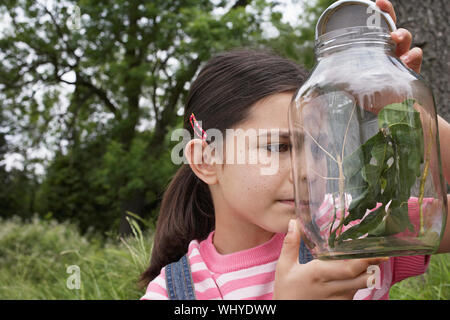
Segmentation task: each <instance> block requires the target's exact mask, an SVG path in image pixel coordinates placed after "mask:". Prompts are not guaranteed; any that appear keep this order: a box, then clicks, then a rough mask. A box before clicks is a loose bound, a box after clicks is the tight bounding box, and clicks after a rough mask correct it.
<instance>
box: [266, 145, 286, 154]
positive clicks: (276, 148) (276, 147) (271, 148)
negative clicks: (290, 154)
mask: <svg viewBox="0 0 450 320" xmlns="http://www.w3.org/2000/svg"><path fill="white" fill-rule="evenodd" d="M266 148H267V150H268V151H270V152H286V151H289V150H290V149H291V146H290V145H288V144H285V143H280V144H269V145H267V146H266Z"/></svg>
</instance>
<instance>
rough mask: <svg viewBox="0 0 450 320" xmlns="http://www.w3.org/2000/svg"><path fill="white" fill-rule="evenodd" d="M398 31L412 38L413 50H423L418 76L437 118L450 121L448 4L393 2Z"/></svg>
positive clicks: (430, 0)
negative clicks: (432, 101)
mask: <svg viewBox="0 0 450 320" xmlns="http://www.w3.org/2000/svg"><path fill="white" fill-rule="evenodd" d="M392 3H393V5H394V8H395V11H396V14H397V27H399V28H405V29H408V30H409V31H410V32H411V33H412V35H413V44H412V46H413V47H414V46H417V47H419V48H421V49H422V50H423V63H422V70H421V75H422V76H423V77H424V78H425V79H426V80H427V81H428V82H429V83H430V85H431V88H432V89H433V93H434V97H435V99H436V108H437V111H438V114H440V115H441V116H442V117H443V118H444V119H446V120H447V121H450V107H449V106H448V104H447V102H448V101H449V100H450V90H449V88H450V86H449V65H448V63H449V61H450V50H449V48H448V43H449V42H450V25H449V24H448V17H449V15H450V6H449V3H448V1H447V0H393V1H392Z"/></svg>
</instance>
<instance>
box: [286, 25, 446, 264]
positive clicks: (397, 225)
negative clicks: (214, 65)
mask: <svg viewBox="0 0 450 320" xmlns="http://www.w3.org/2000/svg"><path fill="white" fill-rule="evenodd" d="M315 54H316V60H317V63H316V65H315V67H314V69H313V71H312V73H311V75H310V76H309V78H308V79H307V81H306V82H305V83H304V85H303V86H302V87H301V88H300V89H299V90H298V92H296V94H295V95H294V98H293V100H292V103H291V105H290V109H289V126H290V131H291V139H292V140H291V141H292V144H293V145H292V152H291V160H292V166H293V174H294V193H295V208H296V213H297V216H298V218H299V219H300V221H301V226H302V229H303V230H302V231H303V233H304V236H305V237H306V238H304V240H305V242H306V244H307V246H308V248H309V249H310V251H311V252H312V254H313V255H314V256H315V257H318V258H322V259H348V258H363V257H375V256H399V255H418V254H431V253H433V252H435V250H436V249H437V248H438V246H439V243H440V240H441V237H442V235H443V228H444V227H445V222H446V212H447V200H446V199H447V198H446V195H445V189H444V180H443V177H442V169H441V163H440V150H439V135H438V128H437V115H436V107H435V105H434V99H433V94H432V92H431V90H430V88H429V86H428V85H427V84H426V83H425V81H424V79H423V78H422V77H421V76H420V75H418V74H416V73H415V72H414V71H412V70H410V69H409V68H407V67H406V66H405V65H404V64H403V63H402V62H401V61H400V60H399V59H398V58H397V57H396V56H395V43H394V42H393V41H392V40H391V37H390V33H389V30H387V29H384V28H381V27H367V26H356V27H349V28H341V29H338V30H334V31H331V32H327V33H325V34H323V35H321V36H320V37H318V39H317V40H316V46H315Z"/></svg>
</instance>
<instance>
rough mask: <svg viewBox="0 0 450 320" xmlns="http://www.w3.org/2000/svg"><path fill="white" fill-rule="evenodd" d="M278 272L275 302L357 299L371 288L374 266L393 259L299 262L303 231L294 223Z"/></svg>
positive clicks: (284, 244) (287, 238) (284, 246)
mask: <svg viewBox="0 0 450 320" xmlns="http://www.w3.org/2000/svg"><path fill="white" fill-rule="evenodd" d="M291 221H292V222H290V223H289V229H290V231H289V232H288V234H287V235H286V237H285V239H284V243H283V247H282V249H281V254H280V258H279V260H278V263H277V267H276V270H275V288H274V293H273V299H274V300H277V299H278V300H289V299H319V300H322V299H349V300H350V299H353V296H354V295H355V293H356V291H358V290H359V289H363V288H367V280H368V279H369V277H370V276H371V274H370V273H367V268H368V267H369V266H370V265H378V264H380V263H381V262H383V261H387V259H389V258H370V259H352V260H333V261H321V260H318V259H316V260H313V261H311V262H308V263H307V264H303V265H302V264H300V263H299V262H298V252H299V248H300V232H299V229H298V222H297V221H296V220H291Z"/></svg>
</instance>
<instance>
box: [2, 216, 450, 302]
mask: <svg viewBox="0 0 450 320" xmlns="http://www.w3.org/2000/svg"><path fill="white" fill-rule="evenodd" d="M130 223H131V225H132V229H133V231H134V235H133V236H131V237H128V238H127V239H120V238H117V237H113V236H111V237H109V239H107V240H106V241H105V240H101V239H100V238H98V237H97V236H95V235H93V234H91V235H87V236H81V235H80V234H79V232H78V231H77V227H76V226H75V225H74V224H70V223H57V222H55V221H48V220H41V219H37V218H35V219H33V220H32V221H31V222H29V223H23V222H21V221H20V220H19V219H18V218H13V219H9V220H2V219H0V299H2V300H8V299H32V300H34V299H49V300H53V299H61V300H66V299H87V300H91V299H117V300H123V299H131V300H136V299H139V298H140V297H141V296H142V295H143V293H144V292H143V290H141V289H140V288H139V287H138V285H137V280H138V278H139V275H140V274H141V272H142V271H143V270H144V269H145V268H146V267H147V264H148V261H149V255H150V244H151V239H152V233H151V232H150V231H149V232H146V233H142V232H141V229H140V228H139V226H138V225H137V223H136V221H135V220H131V221H130ZM69 266H78V267H79V270H80V284H81V286H80V288H79V289H69V288H68V286H67V283H68V280H70V279H73V277H74V274H72V273H68V272H67V271H68V267H69ZM69 282H70V281H69ZM390 297H391V299H402V300H404V299H408V300H411V299H443V300H449V299H450V255H449V254H445V255H442V254H441V255H436V256H433V257H432V259H431V263H430V266H429V268H428V271H427V272H426V274H425V275H422V276H419V277H414V278H409V279H406V280H404V281H402V282H400V283H398V284H396V285H394V286H393V287H392V289H391V293H390Z"/></svg>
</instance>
